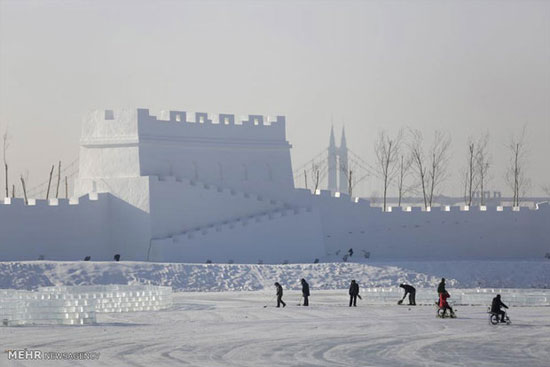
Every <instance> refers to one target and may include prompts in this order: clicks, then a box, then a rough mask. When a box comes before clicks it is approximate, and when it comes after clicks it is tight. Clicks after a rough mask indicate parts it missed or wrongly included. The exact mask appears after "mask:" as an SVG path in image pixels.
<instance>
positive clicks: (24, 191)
mask: <svg viewBox="0 0 550 367" xmlns="http://www.w3.org/2000/svg"><path fill="white" fill-rule="evenodd" d="M21 185H22V186H23V197H24V198H25V205H28V204H29V199H28V198H27V189H26V188H25V179H24V178H23V176H21Z"/></svg>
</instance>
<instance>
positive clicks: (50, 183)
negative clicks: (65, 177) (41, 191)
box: [46, 164, 55, 200]
mask: <svg viewBox="0 0 550 367" xmlns="http://www.w3.org/2000/svg"><path fill="white" fill-rule="evenodd" d="M54 168H55V165H53V164H52V169H51V170H50V179H49V180H48V190H47V191H46V200H48V199H49V198H50V186H51V185H52V176H53V170H54Z"/></svg>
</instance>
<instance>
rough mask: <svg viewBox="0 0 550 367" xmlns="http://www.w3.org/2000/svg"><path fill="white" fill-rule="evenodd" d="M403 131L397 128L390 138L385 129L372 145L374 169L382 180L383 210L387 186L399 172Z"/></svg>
mask: <svg viewBox="0 0 550 367" xmlns="http://www.w3.org/2000/svg"><path fill="white" fill-rule="evenodd" d="M402 139H403V131H402V130H399V132H398V133H397V135H396V136H395V138H393V139H392V138H390V137H389V136H388V135H387V134H386V132H385V131H381V132H380V133H379V134H378V140H377V141H376V143H375V145H374V152H375V154H376V169H377V171H378V174H379V175H380V176H381V178H382V182H383V205H384V206H383V210H384V211H386V210H387V205H386V200H387V194H388V188H389V186H390V185H391V183H392V181H393V179H394V178H395V176H396V175H397V174H398V173H399V166H398V164H397V163H398V161H399V151H400V145H401V140H402Z"/></svg>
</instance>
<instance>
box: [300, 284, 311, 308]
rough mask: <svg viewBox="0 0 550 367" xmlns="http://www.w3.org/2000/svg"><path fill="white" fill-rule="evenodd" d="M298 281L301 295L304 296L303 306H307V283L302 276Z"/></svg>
mask: <svg viewBox="0 0 550 367" xmlns="http://www.w3.org/2000/svg"><path fill="white" fill-rule="evenodd" d="M300 283H302V297H304V303H303V306H309V300H308V297H309V284H307V282H306V280H305V279H304V278H302V280H300Z"/></svg>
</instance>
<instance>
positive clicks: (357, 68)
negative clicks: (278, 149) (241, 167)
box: [0, 0, 550, 196]
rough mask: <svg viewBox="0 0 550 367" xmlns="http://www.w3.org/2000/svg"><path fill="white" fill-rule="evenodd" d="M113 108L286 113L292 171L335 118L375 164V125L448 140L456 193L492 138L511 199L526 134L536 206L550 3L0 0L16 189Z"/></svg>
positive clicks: (0, 66)
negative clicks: (519, 140)
mask: <svg viewBox="0 0 550 367" xmlns="http://www.w3.org/2000/svg"><path fill="white" fill-rule="evenodd" d="M118 107H132V108H134V107H144V108H150V109H152V110H153V111H157V110H161V109H173V110H190V111H204V112H209V113H218V112H224V113H235V114H236V115H237V116H238V115H244V114H248V113H251V114H266V115H267V114H269V115H275V114H282V115H285V116H287V137H288V140H289V142H290V143H291V144H292V145H293V149H292V160H293V167H294V168H295V169H296V168H298V167H299V166H300V165H302V164H303V163H305V162H307V161H308V160H309V159H311V158H312V157H313V156H314V155H316V154H317V153H319V152H320V151H321V150H322V149H324V148H326V147H327V145H328V138H329V132H330V126H331V121H332V122H333V123H334V127H335V134H336V141H337V143H339V141H340V132H341V128H342V126H343V125H345V128H346V135H347V141H348V147H350V148H351V149H352V150H353V151H354V152H356V153H358V154H360V155H361V157H362V158H363V159H365V160H367V161H369V162H371V164H373V163H374V151H373V144H374V142H375V139H376V137H377V135H378V132H379V131H380V130H381V129H387V130H388V131H389V132H390V133H392V134H393V133H395V132H396V131H397V130H398V129H399V128H400V127H407V126H408V127H411V128H416V129H419V130H421V131H422V132H423V133H424V136H425V137H426V138H427V139H428V140H429V138H430V137H431V136H432V135H433V132H434V130H436V129H439V130H442V131H444V132H447V133H449V134H450V135H451V136H452V140H453V141H452V149H451V152H452V159H451V162H450V164H449V167H450V169H449V170H450V173H451V177H450V178H449V180H447V181H446V183H445V185H444V186H443V187H442V192H443V193H444V194H446V195H452V196H461V195H462V185H461V178H460V170H461V169H462V168H463V167H464V166H465V161H466V141H467V138H468V136H469V135H475V134H478V133H480V132H485V131H488V132H489V133H490V137H491V141H490V144H491V146H490V147H491V149H490V150H491V154H492V156H493V160H494V166H493V169H492V179H491V181H490V184H489V185H488V186H489V189H491V190H500V191H502V192H503V195H506V196H509V195H510V193H511V190H510V189H509V188H508V187H507V186H506V185H505V183H504V179H503V176H504V172H505V168H506V163H507V161H508V152H507V150H506V148H505V145H506V143H507V142H508V140H509V138H510V136H511V135H512V134H518V133H519V132H520V131H521V129H522V127H523V126H524V125H526V126H527V139H528V145H529V157H530V158H529V164H528V167H527V169H528V176H529V177H530V178H531V181H532V185H531V189H530V191H529V194H530V195H542V194H543V193H542V189H541V186H542V185H550V169H549V164H548V157H550V2H548V1H467V2H464V1H323V2H310V1H300V2H290V1H289V2H275V1H261V2H252V1H231V2H224V1H73V2H68V1H11V0H0V131H1V132H2V133H3V132H4V129H5V127H6V125H8V126H9V134H10V136H11V140H10V147H9V150H8V161H9V163H10V182H11V183H16V186H17V190H18V191H20V183H19V175H20V174H25V173H26V172H28V173H27V175H28V180H29V183H28V186H30V187H33V186H34V185H36V184H39V183H41V182H43V181H45V180H47V178H48V175H49V170H50V167H51V165H52V164H56V163H57V161H58V160H62V161H63V163H65V164H67V163H69V162H71V161H73V160H74V159H75V158H76V157H77V156H78V141H79V136H80V123H81V120H82V118H83V117H84V116H85V115H86V114H87V113H88V112H89V111H90V110H93V109H103V108H118ZM0 179H1V182H0V189H1V190H2V191H0V192H2V193H3V190H4V183H3V182H4V172H3V169H2V170H1V173H0ZM296 184H297V186H301V185H302V182H297V183H296ZM359 189H360V194H361V195H363V196H370V195H371V193H372V192H373V191H377V192H381V184H380V183H379V182H378V181H375V180H368V181H366V182H365V184H364V185H362V186H360V187H359ZM389 195H390V196H395V190H394V189H392V191H391V192H390V193H389Z"/></svg>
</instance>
